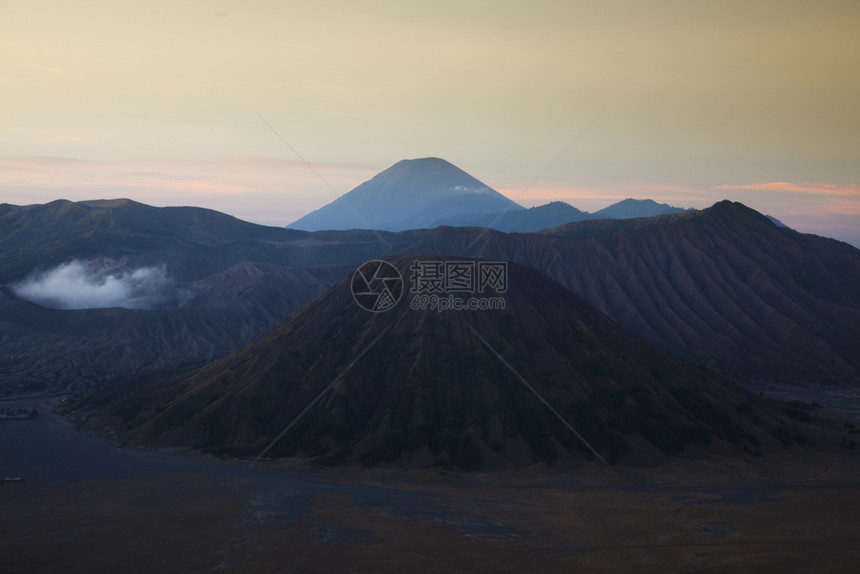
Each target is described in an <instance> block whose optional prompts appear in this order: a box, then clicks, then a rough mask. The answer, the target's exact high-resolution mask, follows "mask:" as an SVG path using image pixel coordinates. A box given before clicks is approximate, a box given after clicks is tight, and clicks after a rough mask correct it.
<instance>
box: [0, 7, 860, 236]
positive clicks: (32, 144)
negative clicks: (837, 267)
mask: <svg viewBox="0 0 860 574" xmlns="http://www.w3.org/2000/svg"><path fill="white" fill-rule="evenodd" d="M858 25H860V3H857V2H844V1H840V0H828V1H824V2H819V3H814V4H811V3H807V2H776V1H772V0H768V1H764V2H759V3H755V4H754V5H750V4H748V3H741V2H724V3H719V4H710V3H708V4H705V3H683V2H674V1H668V0H664V1H656V2H651V3H647V4H646V3H639V2H634V1H632V0H618V1H614V2H601V3H594V2H569V3H558V2H550V1H548V0H547V1H540V2H531V3H528V4H526V3H517V2H505V3H498V4H496V5H494V6H493V9H492V10H487V9H486V8H485V7H484V5H482V4H480V3H476V2H465V3H463V2H456V3H455V2H438V3H434V4H432V5H407V4H403V3H401V2H393V1H385V0H381V1H377V2H372V3H367V4H362V5H361V6H357V5H355V4H352V3H348V2H343V1H332V2H327V3H325V4H317V5H313V6H310V5H300V6H293V5H290V4H286V5H285V4H283V3H278V2H269V1H263V0H257V1H251V2H244V3H241V4H233V3H231V2H227V1H220V2H216V3H212V2H204V1H202V0H199V1H198V0H194V1H191V2H188V3H183V4H182V5H181V6H177V5H175V4H174V3H167V2H163V1H156V2H146V3H144V2H135V1H132V2H126V3H122V4H116V3H109V2H105V1H100V0H95V1H93V0H91V1H84V2H78V3H75V4H74V5H71V4H68V3H61V2H58V1H56V0H53V1H46V2H41V3H23V2H6V3H2V4H0V31H2V34H0V72H2V74H3V78H4V80H5V82H4V96H5V104H6V105H4V106H3V107H2V109H0V124H2V125H3V128H2V129H3V133H4V136H5V137H4V138H2V139H0V202H6V203H12V204H17V205H21V204H32V203H44V202H47V201H51V200H54V199H59V198H65V199H70V200H85V199H102V198H117V197H128V198H130V199H133V200H135V201H140V202H142V203H147V204H151V205H158V206H163V205H195V206H200V207H207V208H212V209H217V210H219V211H222V212H225V213H229V214H231V215H234V216H236V217H239V218H241V219H244V220H247V221H253V222H256V223H263V224H267V225H278V226H282V225H286V224H288V223H290V222H292V221H295V220H296V219H298V218H299V217H301V216H303V215H305V214H307V213H309V212H310V211H313V210H314V209H317V208H319V207H321V206H323V205H325V204H327V203H329V202H331V201H333V200H334V199H336V194H337V195H343V194H344V193H347V192H348V191H350V190H351V189H352V188H354V187H356V186H357V185H359V184H360V183H362V182H363V181H366V180H367V179H370V178H371V177H372V176H373V175H375V174H376V173H378V172H380V171H382V170H384V169H386V168H388V167H389V166H391V165H392V164H394V163H396V162H397V161H399V160H401V159H406V158H416V157H427V156H436V157H442V158H444V159H446V160H448V161H450V162H452V163H454V164H455V165H457V166H458V167H460V168H462V169H463V170H465V171H467V172H468V173H470V174H471V175H473V176H475V177H476V178H478V179H480V180H481V181H483V182H484V183H486V184H487V185H489V186H491V187H493V188H494V189H496V190H497V191H499V192H501V193H503V194H504V195H506V196H507V197H509V198H511V199H514V200H517V201H518V202H519V203H521V204H522V205H524V206H527V207H531V206H534V205H540V204H544V203H547V202H549V201H554V200H561V201H566V202H568V203H570V204H571V205H574V206H575V207H577V208H579V209H583V210H586V211H592V212H593V211H596V210H598V209H600V208H602V207H605V206H607V205H610V204H612V203H615V202H617V201H620V200H622V199H626V198H628V197H632V198H636V199H646V198H647V199H653V200H655V201H657V202H660V203H668V204H670V205H676V206H680V207H692V208H703V207H707V206H709V205H712V204H713V203H715V202H717V201H719V200H722V199H730V200H733V201H740V202H743V203H744V204H746V205H748V206H750V207H752V208H754V209H756V210H758V211H760V212H762V213H766V214H768V215H772V216H774V217H776V218H778V219H780V220H781V221H783V222H784V223H786V224H787V225H789V226H790V227H792V228H794V229H797V230H799V231H802V232H810V233H817V234H819V235H824V236H828V237H835V238H837V239H841V240H844V241H848V242H850V243H852V244H854V245H855V246H860V167H858V166H860V140H858V138H857V134H858V133H860V108H858V106H857V105H856V102H857V101H860V77H858V75H857V74H855V73H853V70H856V69H858V68H860V37H858V35H857V34H856V30H857V29H858ZM261 118H262V120H261ZM270 127H271V128H272V129H270ZM272 130H274V131H275V132H277V135H276V134H275V133H273V131H272ZM281 138H283V141H282V140H281ZM297 154H300V156H301V158H304V160H306V161H307V163H308V164H310V166H311V167H312V168H313V169H310V168H309V167H308V166H307V165H306V164H305V163H304V161H303V160H302V159H301V158H300V157H299V156H298V155H297ZM314 171H316V172H317V173H318V174H319V175H320V176H321V178H322V179H323V180H325V182H323V181H321V179H320V178H319V177H317V175H316V174H315V173H314ZM329 187H331V188H332V189H329ZM332 190H334V193H333V192H332Z"/></svg>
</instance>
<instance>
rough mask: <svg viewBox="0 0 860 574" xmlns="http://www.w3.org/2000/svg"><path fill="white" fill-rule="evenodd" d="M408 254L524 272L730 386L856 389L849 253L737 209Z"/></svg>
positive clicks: (857, 298) (467, 237)
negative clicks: (754, 382) (513, 265)
mask: <svg viewBox="0 0 860 574" xmlns="http://www.w3.org/2000/svg"><path fill="white" fill-rule="evenodd" d="M409 252H410V253H416V254H421V253H445V254H449V255H454V256H476V257H484V258H487V259H506V260H512V261H517V262H522V263H526V264H529V265H532V266H534V267H536V268H538V269H540V270H541V271H543V272H544V273H546V274H548V275H549V276H550V277H552V278H553V279H555V280H556V281H558V282H560V283H561V284H562V285H564V286H565V287H568V288H569V289H571V290H572V291H574V292H575V293H577V294H578V295H580V296H581V297H583V298H585V299H586V300H587V301H588V302H589V303H591V304H592V305H594V306H595V307H597V308H598V309H600V310H601V311H603V312H604V313H606V314H607V315H609V316H610V317H612V318H613V319H615V320H616V321H618V322H619V323H621V324H622V325H624V326H625V327H627V328H628V329H630V330H631V331H633V332H634V333H636V334H638V335H640V336H642V337H644V338H645V339H647V340H649V341H650V342H652V343H654V344H656V345H658V346H660V347H661V348H663V349H666V350H668V351H670V352H671V353H673V354H676V355H679V356H682V357H685V358H688V359H691V360H694V361H698V362H702V363H705V364H708V365H711V366H714V367H717V368H719V369H720V370H722V371H723V372H726V373H729V374H731V375H733V376H739V377H750V378H757V379H765V378H767V379H774V380H776V381H778V382H790V383H814V384H816V385H817V384H819V383H852V382H853V383H857V382H860V250H857V249H855V248H854V247H852V246H850V245H848V244H846V243H842V242H839V241H836V240H832V239H826V238H822V237H818V236H814V235H805V234H801V233H798V232H796V231H792V230H791V229H787V228H781V227H778V226H776V225H775V224H773V223H772V222H771V221H770V220H768V219H767V218H766V217H765V216H763V215H761V214H760V213H758V212H756V211H754V210H752V209H749V208H747V207H745V206H744V205H742V204H739V203H732V202H729V201H723V202H719V203H717V204H715V205H714V206H712V207H710V208H708V209H704V210H701V211H693V212H686V213H682V214H674V215H664V216H659V217H657V218H646V219H638V220H636V219H634V220H626V221H602V222H601V221H596V222H595V221H590V222H582V223H571V224H568V225H565V226H562V227H560V228H556V229H555V230H549V231H546V232H543V233H541V234H517V233H513V234H502V233H498V232H495V231H491V230H481V229H451V228H440V229H437V230H435V231H434V233H433V235H432V236H431V237H430V238H428V239H427V240H425V241H424V242H420V243H418V244H416V245H415V246H413V247H411V248H410V249H409Z"/></svg>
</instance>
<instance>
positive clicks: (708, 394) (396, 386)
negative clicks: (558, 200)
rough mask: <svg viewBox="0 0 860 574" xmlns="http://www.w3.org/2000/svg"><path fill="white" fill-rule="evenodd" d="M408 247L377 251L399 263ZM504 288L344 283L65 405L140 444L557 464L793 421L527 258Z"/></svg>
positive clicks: (714, 442) (716, 444)
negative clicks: (443, 291) (220, 352)
mask: <svg viewBox="0 0 860 574" xmlns="http://www.w3.org/2000/svg"><path fill="white" fill-rule="evenodd" d="M412 262H413V259H411V258H400V259H396V260H393V261H392V263H393V264H395V265H396V266H397V267H399V268H400V269H401V274H402V275H403V276H404V277H408V274H409V266H410V264H411V263H412ZM504 298H505V303H506V304H505V309H503V310H496V311H460V312H456V311H448V312H444V313H438V312H434V311H419V310H414V308H413V307H412V306H411V305H410V303H409V301H408V300H406V301H401V302H400V303H399V305H398V306H397V307H396V308H395V309H394V310H392V311H389V312H386V313H369V312H367V311H364V310H363V309H361V308H360V307H359V306H358V305H357V304H355V302H353V301H352V298H351V296H350V293H349V281H348V280H344V281H342V282H340V283H339V284H338V285H336V286H335V287H333V288H332V289H331V290H329V291H328V292H326V293H325V294H324V295H322V296H320V297H319V298H317V299H316V300H314V301H313V302H311V303H310V304H308V305H307V306H305V307H304V308H302V309H301V310H299V311H297V312H296V313H294V314H293V315H291V316H290V317H289V318H288V319H287V320H285V321H284V322H282V323H281V324H280V325H278V326H277V327H276V328H275V329H273V330H272V331H270V332H269V333H267V334H266V335H265V336H264V337H262V338H261V339H260V340H258V341H256V342H255V343H253V344H252V345H249V346H248V347H246V348H244V349H242V350H240V351H238V352H236V353H234V354H232V355H230V356H229V357H226V358H224V359H222V360H219V361H216V362H214V363H212V364H209V365H206V366H204V367H202V368H200V369H198V370H196V371H193V372H191V373H187V374H183V375H177V376H173V377H160V378H155V379H150V380H148V381H136V382H134V383H133V384H128V385H125V386H122V387H116V388H113V389H111V390H109V391H107V392H106V393H103V394H102V395H101V396H99V397H97V398H95V399H93V400H92V401H90V403H89V405H86V406H85V407H84V408H83V409H82V412H84V411H86V410H88V409H93V408H95V412H97V413H101V415H100V416H102V417H104V416H108V417H110V420H112V421H113V422H114V423H115V427H114V428H115V430H116V431H117V432H118V433H119V435H120V436H121V437H122V438H124V439H126V440H133V441H142V442H146V443H150V444H157V445H184V446H195V447H199V448H205V449H210V450H214V451H217V452H226V453H232V454H240V455H243V454H244V455H256V454H259V453H260V452H262V451H263V450H264V449H266V448H267V446H271V445H272V444H273V441H274V446H271V449H270V450H267V451H266V452H267V454H268V455H270V456H291V455H308V456H313V457H317V458H318V459H319V460H321V461H324V462H328V463H337V462H342V461H346V462H362V463H365V464H377V463H385V462H395V463H399V464H412V465H418V466H422V465H425V464H454V465H456V466H460V467H463V468H479V467H498V466H503V465H506V464H531V463H533V462H535V461H541V460H542V461H545V462H555V461H557V462H562V461H566V462H567V463H568V464H572V463H573V461H575V460H582V459H593V458H594V456H593V455H592V451H591V450H590V449H592V448H593V449H595V450H596V451H597V452H598V453H600V455H601V456H602V457H604V458H606V459H608V460H609V461H615V460H619V459H620V458H621V457H624V456H628V457H630V456H636V457H639V458H642V457H644V458H647V459H650V460H652V461H657V460H663V459H664V456H665V454H675V453H679V452H681V451H682V450H684V449H685V448H686V447H688V446H690V445H693V444H695V445H698V446H699V447H701V448H706V449H716V450H720V451H726V450H729V451H731V450H732V449H736V448H742V449H747V450H750V451H752V450H756V449H758V448H771V447H774V446H775V445H776V444H777V441H776V439H774V438H773V437H772V436H771V434H770V433H771V432H777V433H778V434H779V433H782V434H781V436H783V437H785V436H788V435H790V434H792V433H793V432H794V431H793V430H791V429H789V428H787V427H786V425H785V423H784V421H783V420H782V419H781V418H780V417H779V416H777V415H775V414H774V413H772V412H770V411H769V410H767V409H766V408H764V407H762V406H761V405H759V404H758V403H757V401H756V400H755V399H753V398H752V397H751V396H750V395H748V394H747V393H745V392H744V391H743V390H741V389H740V388H739V387H736V386H735V385H734V384H733V383H731V382H730V381H728V380H727V379H724V378H721V377H719V376H717V375H714V374H709V373H707V372H706V371H703V370H701V369H699V368H696V367H694V366H691V365H688V364H685V363H683V362H680V361H678V360H677V359H674V358H672V357H670V356H669V355H667V354H665V353H663V352H662V351H660V350H658V349H656V348H654V347H653V346H651V345H649V344H648V343H646V342H645V341H643V340H642V339H640V338H638V337H636V336H634V335H632V334H630V333H629V332H627V331H625V330H624V329H622V328H621V327H620V326H618V325H617V324H615V323H613V322H612V321H610V320H608V319H607V318H606V317H605V316H604V315H602V314H601V313H600V312H598V311H597V310H596V309H594V308H593V307H591V306H589V305H587V304H586V303H585V302H584V301H582V300H581V299H579V298H578V297H576V296H574V295H573V294H571V293H570V292H569V291H567V290H565V289H563V288H562V287H560V286H559V285H558V284H556V283H554V282H553V281H551V280H549V279H548V278H547V277H545V276H543V275H542V274H540V273H538V272H536V271H535V270H533V269H531V268H528V267H524V266H519V265H514V264H512V265H511V266H510V267H509V278H508V290H507V293H505V294H504ZM500 357H501V358H500ZM506 363H507V364H506ZM509 366H510V368H509ZM511 369H514V370H515V371H516V374H515V373H514V372H513V371H512V370H511ZM519 376H522V377H523V378H524V379H525V380H527V381H528V382H529V384H530V385H532V386H533V387H534V389H535V390H536V391H537V392H538V393H539V394H540V395H541V397H543V398H544V399H545V400H546V401H547V402H548V403H549V404H550V405H552V406H553V408H554V409H555V410H556V411H557V413H558V414H559V415H560V416H562V417H563V418H564V419H565V420H566V421H567V422H568V424H572V425H573V426H574V427H575V428H576V429H577V430H578V432H579V433H580V435H581V437H582V440H580V438H578V437H577V436H576V435H575V434H574V433H572V432H571V431H570V429H568V428H567V427H566V426H565V425H564V424H562V423H561V422H560V421H559V419H558V418H557V417H556V416H555V415H554V414H553V413H552V412H551V411H550V409H548V408H547V407H546V405H545V404H543V403H541V401H540V400H539V399H537V398H536V397H535V396H534V395H533V393H532V392H530V390H529V389H528V388H527V387H526V385H525V384H524V383H523V381H522V380H521V379H520V378H519ZM315 401H317V402H315ZM309 405H313V406H311V407H309ZM306 408H308V410H307V412H306V414H305V415H304V416H302V418H300V419H299V421H298V422H297V423H294V421H296V419H297V417H299V415H300V413H302V412H303V411H304V410H305V409H306ZM738 413H741V414H738ZM91 414H92V413H91ZM288 426H289V430H288V432H283V431H284V430H285V429H287V428H288ZM779 429H782V430H779ZM786 433H788V434H786ZM276 437H279V438H277V440H276ZM586 443H587V444H586ZM730 445H734V446H730ZM658 449H659V450H658ZM660 452H662V453H663V454H660Z"/></svg>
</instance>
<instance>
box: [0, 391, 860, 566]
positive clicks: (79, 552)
mask: <svg viewBox="0 0 860 574" xmlns="http://www.w3.org/2000/svg"><path fill="white" fill-rule="evenodd" d="M3 406H7V407H14V408H19V407H27V408H33V407H34V406H36V408H38V409H39V411H40V416H39V418H38V419H36V420H33V421H2V422H0V474H2V475H3V476H4V477H5V476H7V475H9V476H11V475H16V476H21V477H22V478H23V480H22V481H21V482H3V483H0V509H2V510H1V511H0V560H2V563H3V565H4V568H3V569H4V571H8V572H116V571H122V572H169V571H175V572H331V571H334V570H338V569H341V570H348V571H356V572H365V571H374V572H402V571H405V570H409V571H411V572H441V571H455V572H456V571H463V570H470V571H476V572H521V571H607V572H609V571H611V572H649V571H654V572H658V571H663V572H665V571H689V572H724V571H732V572H745V571H746V572H758V571H764V570H767V571H792V572H804V571H806V572H822V571H828V572H851V571H853V568H854V567H856V564H858V563H860V544H858V542H860V520H858V519H857V517H858V516H860V488H858V486H860V480H858V478H857V477H858V474H857V471H858V470H860V460H858V457H857V456H851V455H847V454H839V453H822V452H818V451H814V450H811V449H803V448H795V449H791V450H789V451H786V452H785V453H783V454H780V455H766V456H765V457H761V458H749V459H745V458H741V457H735V458H732V457H704V458H699V459H689V460H676V461H674V462H672V463H671V464H668V465H664V466H661V467H653V468H634V467H627V468H624V467H615V468H611V469H610V468H603V467H600V466H598V465H594V464H586V465H585V467H584V468H582V469H580V470H577V471H570V472H558V471H555V470H552V469H549V468H547V467H544V466H534V467H530V468H521V469H512V470H508V471H503V472H495V473H462V472H454V471H447V470H444V469H426V470H421V471H408V470H401V469H385V468H376V469H364V468H334V469H332V468H318V467H314V466H312V465H309V464H307V463H305V462H302V461H296V460H286V461H279V462H269V461H267V462H264V463H261V464H260V465H258V466H256V467H251V465H250V462H249V461H234V460H218V459H215V458H213V457H209V456H205V455H200V454H196V453H191V452H189V451H153V450H147V449H139V448H123V447H119V446H118V445H117V444H115V443H112V442H110V441H107V440H103V439H99V438H94V437H92V436H90V435H88V434H85V433H81V432H78V431H76V430H75V428H74V425H73V424H72V423H71V422H69V421H67V420H66V419H64V418H63V417H61V416H59V415H57V414H54V413H52V412H51V408H50V407H51V405H50V404H48V403H47V402H44V401H41V402H38V403H37V402H35V401H33V400H31V401H26V400H22V401H5V402H4V403H3Z"/></svg>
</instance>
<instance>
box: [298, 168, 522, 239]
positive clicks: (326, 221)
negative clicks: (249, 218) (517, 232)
mask: <svg viewBox="0 0 860 574" xmlns="http://www.w3.org/2000/svg"><path fill="white" fill-rule="evenodd" d="M523 209H524V208H523V207H522V206H520V205H519V204H517V203H515V202H513V201H511V200H510V199H508V198H506V197H505V196H503V195H502V194H500V193H499V192H497V191H495V190H494V189H492V188H490V187H489V186H488V185H486V184H485V183H483V182H481V181H478V180H477V179H475V178H474V177H472V176H471V175H469V174H468V173H466V172H465V171H463V170H461V169H460V168H458V167H456V166H455V165H453V164H451V163H449V162H447V161H445V160H443V159H439V158H435V157H429V158H421V159H411V160H402V161H399V162H397V163H396V164H394V165H393V166H391V167H390V168H388V169H386V170H385V171H383V172H381V173H379V174H377V175H376V176H375V177H373V178H372V179H370V180H368V181H366V182H364V183H362V184H361V185H359V186H358V187H356V188H355V189H353V190H352V191H350V192H349V193H347V194H345V195H344V196H343V197H340V198H338V199H337V200H335V201H333V202H331V203H329V204H328V205H325V206H323V207H321V208H319V209H317V210H316V211H313V212H311V213H309V214H307V215H305V216H304V217H302V218H300V219H298V220H297V221H295V222H293V223H291V224H290V225H289V226H288V227H290V228H291V229H301V230H306V231H320V230H326V229H383V230H388V231H401V230H405V229H420V228H425V227H431V226H433V224H434V223H435V222H436V221H438V220H440V219H448V218H451V217H455V216H458V215H462V214H468V213H471V214H489V213H499V212H502V211H506V210H511V211H521V210H523Z"/></svg>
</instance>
